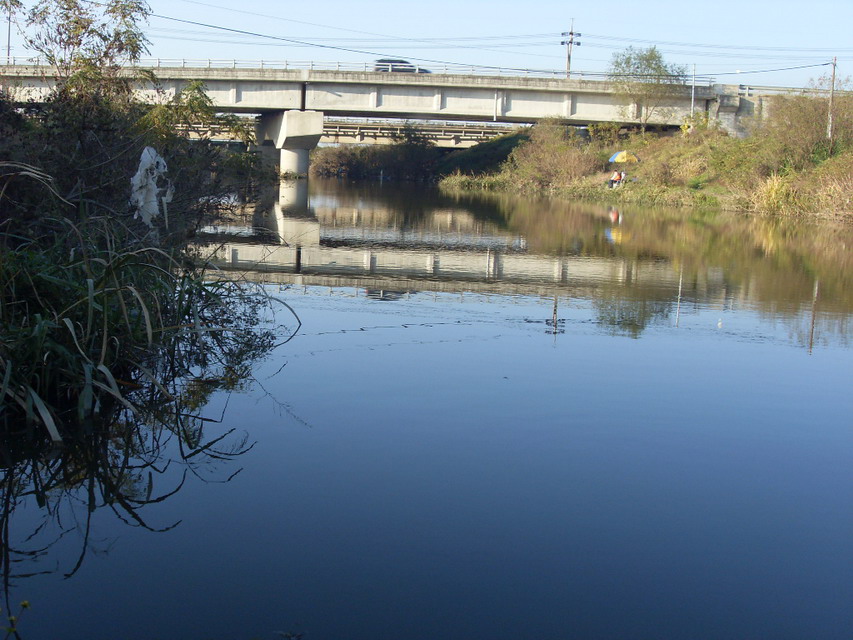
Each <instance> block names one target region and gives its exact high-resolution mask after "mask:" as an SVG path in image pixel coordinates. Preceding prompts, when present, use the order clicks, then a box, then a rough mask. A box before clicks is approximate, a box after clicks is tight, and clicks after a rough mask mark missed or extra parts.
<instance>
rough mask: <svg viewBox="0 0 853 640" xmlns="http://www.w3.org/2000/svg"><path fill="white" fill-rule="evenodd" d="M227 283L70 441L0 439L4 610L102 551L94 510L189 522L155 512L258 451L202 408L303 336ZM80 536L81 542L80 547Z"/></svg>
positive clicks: (151, 526)
mask: <svg viewBox="0 0 853 640" xmlns="http://www.w3.org/2000/svg"><path fill="white" fill-rule="evenodd" d="M222 287H223V289H221V291H223V292H224V288H229V287H230V292H229V295H228V299H227V300H226V299H224V298H223V300H222V304H220V305H216V304H213V305H211V306H210V307H209V308H207V309H206V310H205V317H204V319H203V320H204V322H203V323H200V325H199V326H196V327H187V329H186V331H184V332H180V333H178V334H176V335H175V337H174V338H173V339H171V340H169V341H168V342H167V343H165V344H161V345H160V346H159V348H158V349H157V351H156V353H155V354H153V355H152V356H151V357H150V359H149V360H148V361H146V362H145V363H140V364H139V366H138V369H137V370H136V371H129V372H127V374H126V375H125V376H124V377H123V378H122V380H121V381H120V382H121V384H122V386H123V387H124V388H125V389H128V391H127V392H126V393H124V394H123V395H122V396H121V400H119V399H117V396H116V395H115V394H112V393H106V392H103V393H100V394H98V395H96V396H95V397H94V398H93V399H92V401H93V402H94V403H95V404H96V405H97V406H99V407H100V410H99V411H97V412H95V413H94V414H89V417H87V418H86V419H83V420H78V421H76V422H73V423H69V424H68V425H67V428H66V429H65V432H64V433H63V440H62V443H61V444H59V445H56V444H52V443H51V442H50V441H49V440H47V438H45V437H44V436H42V435H41V432H40V431H32V430H25V431H22V432H20V433H7V434H6V435H5V436H4V438H3V440H2V441H0V466H2V472H0V473H2V484H0V546H2V555H1V556H0V571H2V579H3V591H4V600H5V609H4V611H6V612H10V611H12V610H13V607H15V606H17V603H15V602H14V601H13V600H12V598H11V589H12V588H13V587H14V586H15V584H16V583H17V582H19V581H20V580H22V579H24V578H28V577H32V576H37V575H44V574H53V573H61V574H62V575H63V576H64V577H65V578H68V577H71V576H73V575H74V574H75V573H76V572H77V571H78V570H79V568H80V566H81V565H82V563H83V561H84V560H85V558H86V557H87V555H89V554H91V553H97V552H98V551H99V549H98V546H99V544H100V545H103V543H102V542H101V543H98V542H96V535H95V531H94V530H93V527H94V521H95V514H96V513H99V512H103V511H104V510H105V509H106V510H108V511H110V512H112V514H113V515H114V516H115V517H116V518H118V519H119V520H120V521H121V522H123V523H124V524H126V525H128V526H132V527H139V528H142V529H146V530H148V531H151V532H163V531H168V530H170V529H172V528H174V527H175V526H177V525H178V524H179V523H180V521H179V520H178V521H173V522H166V523H153V522H152V521H151V520H150V519H149V517H148V515H147V513H146V507H150V506H151V505H154V504H157V503H161V502H163V501H165V500H167V499H168V498H170V497H171V496H174V495H175V494H176V493H178V492H179V491H180V490H181V489H182V488H183V487H184V486H185V483H186V482H187V481H188V480H190V479H191V478H195V479H198V480H202V481H216V482H228V481H230V480H231V478H233V477H234V476H235V475H236V474H237V473H239V472H240V470H241V469H240V468H233V464H232V463H233V462H234V461H235V460H236V459H237V458H239V456H241V455H242V454H243V453H245V452H247V451H248V450H249V449H251V447H252V444H251V443H249V441H248V435H247V434H240V433H237V432H236V430H235V429H227V430H223V429H222V428H221V427H220V426H219V425H218V422H219V421H218V420H216V419H211V418H208V417H204V416H202V415H201V413H200V412H201V410H202V408H203V407H204V406H205V405H206V404H207V402H208V401H209V399H210V397H211V395H212V394H213V393H214V392H217V391H232V390H236V389H240V388H241V387H243V386H245V385H246V384H248V383H249V382H250V381H251V379H252V377H251V368H252V366H253V365H254V364H255V363H257V361H258V359H260V358H262V357H263V356H264V355H265V354H267V353H269V351H270V350H271V348H272V347H273V346H274V344H275V342H276V341H277V340H278V339H279V336H281V335H282V334H283V335H285V341H286V340H287V339H289V338H288V337H286V336H287V335H288V334H289V335H290V337H292V336H293V335H294V334H295V331H293V330H291V331H288V330H284V331H282V328H281V327H272V326H271V322H270V318H266V317H265V312H266V311H267V310H268V309H269V308H270V307H269V305H268V303H269V302H270V300H269V298H267V297H265V296H264V295H263V294H262V293H261V291H260V290H257V289H256V290H254V291H247V290H246V287H245V286H242V285H241V286H238V285H229V284H225V283H223V284H222ZM285 306H286V305H285ZM294 318H295V322H296V324H297V327H296V329H298V318H296V317H295V315H294ZM93 416H94V417H93ZM212 431H213V433H211V432H212ZM19 509H23V511H22V512H21V513H20V514H19V516H20V517H17V518H16V511H17V510H19ZM34 516H35V517H34ZM75 533H76V534H78V535H79V540H80V541H79V543H78V544H79V546H78V547H77V548H76V549H73V548H72V549H70V548H69V546H70V545H73V544H75V541H76V539H77V538H76V537H75V535H74V534H75ZM102 550H103V549H102ZM23 623H24V624H25V621H23ZM11 633H12V635H14V636H15V637H20V636H19V634H18V631H12V632H11Z"/></svg>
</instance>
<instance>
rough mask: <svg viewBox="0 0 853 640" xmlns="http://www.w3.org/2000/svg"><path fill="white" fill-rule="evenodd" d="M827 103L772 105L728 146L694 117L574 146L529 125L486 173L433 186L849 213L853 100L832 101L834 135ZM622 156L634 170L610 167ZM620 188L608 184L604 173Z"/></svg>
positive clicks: (602, 134) (593, 132)
mask: <svg viewBox="0 0 853 640" xmlns="http://www.w3.org/2000/svg"><path fill="white" fill-rule="evenodd" d="M828 109H829V105H828V101H827V99H825V98H819V97H809V96H803V95H784V96H778V97H774V98H773V99H772V100H771V103H770V107H769V109H768V113H767V114H766V116H765V117H763V118H760V119H756V120H755V122H753V123H752V125H751V127H750V131H749V135H747V136H746V137H745V138H735V137H732V136H729V135H727V134H726V133H725V132H724V131H722V130H720V129H719V128H717V127H715V126H714V125H713V124H712V123H709V122H708V120H707V118H705V117H704V116H697V117H695V118H693V119H692V121H690V122H687V123H685V125H684V126H683V127H682V128H681V131H680V132H677V133H674V134H668V135H654V134H649V133H646V134H645V135H643V134H640V133H629V134H623V135H619V134H618V133H617V132H615V131H614V130H613V128H612V127H604V126H602V127H590V135H589V136H588V137H585V138H581V137H579V136H577V135H575V134H574V133H572V131H573V130H572V129H571V128H570V127H568V126H566V123H564V122H560V121H558V120H550V121H545V122H542V123H540V124H538V125H536V126H535V127H533V129H532V131H531V134H530V136H529V139H528V140H526V141H524V142H522V143H521V144H519V145H518V146H517V147H516V148H515V149H514V150H513V151H512V152H511V153H510V154H509V156H508V158H507V160H506V161H504V162H502V163H500V164H498V165H495V166H493V167H492V168H491V170H490V171H489V170H485V171H484V170H482V169H480V170H476V171H475V170H471V171H469V170H467V169H466V168H464V167H459V168H457V170H456V171H455V172H454V173H452V174H451V175H448V176H445V177H444V178H443V179H442V180H441V184H442V186H445V187H448V188H461V189H488V190H513V191H524V192H537V193H542V192H545V193H549V194H553V195H560V196H567V197H572V198H583V199H592V200H600V201H607V202H614V203H623V202H632V203H638V204H644V205H667V206H699V207H721V208H726V209H734V210H744V211H760V212H777V213H786V214H842V215H849V214H853V181H851V172H853V94H850V93H836V95H835V97H834V104H833V136H832V139H831V140H830V139H829V138H828V137H827V114H828ZM621 149H628V150H630V151H632V152H634V153H636V154H637V156H639V157H640V158H641V162H639V163H626V164H618V165H617V164H611V163H608V162H607V160H608V159H609V158H610V157H611V156H612V154H613V153H615V152H616V151H618V150H621ZM614 168H616V169H620V170H624V171H626V172H627V173H628V180H627V181H626V183H625V184H623V185H622V186H620V187H618V188H616V189H610V188H608V186H607V179H608V176H609V174H610V172H611V171H613V169H614Z"/></svg>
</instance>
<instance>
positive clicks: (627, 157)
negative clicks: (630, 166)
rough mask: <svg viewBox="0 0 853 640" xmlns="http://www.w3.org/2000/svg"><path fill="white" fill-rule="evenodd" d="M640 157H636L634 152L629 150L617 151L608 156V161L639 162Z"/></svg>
mask: <svg viewBox="0 0 853 640" xmlns="http://www.w3.org/2000/svg"><path fill="white" fill-rule="evenodd" d="M639 161H640V159H639V158H638V157H637V154H636V153H633V152H631V151H617V152H616V153H614V154H613V155H612V156H610V160H608V162H639Z"/></svg>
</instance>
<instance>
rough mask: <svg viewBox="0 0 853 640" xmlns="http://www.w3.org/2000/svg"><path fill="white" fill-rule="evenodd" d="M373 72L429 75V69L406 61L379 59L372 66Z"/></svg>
mask: <svg viewBox="0 0 853 640" xmlns="http://www.w3.org/2000/svg"><path fill="white" fill-rule="evenodd" d="M373 70H374V71H394V72H397V73H431V71H430V70H429V69H424V68H423V67H418V66H416V65H414V64H412V63H411V62H409V61H408V60H396V59H394V58H380V59H379V60H377V61H376V62H375V63H374V64H373Z"/></svg>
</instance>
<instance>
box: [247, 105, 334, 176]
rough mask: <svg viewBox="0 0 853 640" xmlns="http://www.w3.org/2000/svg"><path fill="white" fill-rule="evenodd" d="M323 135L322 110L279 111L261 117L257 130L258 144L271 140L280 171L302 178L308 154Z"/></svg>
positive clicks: (305, 171) (305, 170)
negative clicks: (278, 151) (276, 152)
mask: <svg viewBox="0 0 853 640" xmlns="http://www.w3.org/2000/svg"><path fill="white" fill-rule="evenodd" d="M322 135H323V113H322V112H321V111H279V112H276V113H268V114H264V115H263V116H261V119H260V121H259V123H258V127H257V138H258V142H261V143H262V142H264V141H267V140H270V141H272V143H273V145H274V146H275V148H276V149H279V150H280V154H279V172H280V173H288V174H291V175H297V176H304V175H307V174H308V152H309V151H310V150H311V149H313V148H314V147H316V146H317V143H318V142H319V141H320V136H322Z"/></svg>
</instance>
